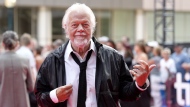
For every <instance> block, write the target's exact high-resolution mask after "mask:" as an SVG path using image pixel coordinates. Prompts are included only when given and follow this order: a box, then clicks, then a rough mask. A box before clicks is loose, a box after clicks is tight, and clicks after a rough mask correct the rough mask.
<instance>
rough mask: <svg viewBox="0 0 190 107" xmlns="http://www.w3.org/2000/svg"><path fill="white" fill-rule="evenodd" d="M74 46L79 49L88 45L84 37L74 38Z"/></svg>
mask: <svg viewBox="0 0 190 107" xmlns="http://www.w3.org/2000/svg"><path fill="white" fill-rule="evenodd" d="M74 44H75V45H76V46H77V47H79V48H84V47H85V46H86V45H87V44H88V39H87V38H85V37H80V36H78V37H75V38H74Z"/></svg>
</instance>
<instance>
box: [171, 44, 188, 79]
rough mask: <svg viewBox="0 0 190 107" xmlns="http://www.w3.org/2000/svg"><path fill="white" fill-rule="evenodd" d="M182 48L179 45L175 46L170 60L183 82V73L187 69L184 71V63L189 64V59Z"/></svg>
mask: <svg viewBox="0 0 190 107" xmlns="http://www.w3.org/2000/svg"><path fill="white" fill-rule="evenodd" d="M182 50H183V47H182V46H181V45H180V44H175V48H174V51H175V52H174V53H173V54H172V58H173V59H174V61H175V65H176V69H177V72H180V73H181V74H182V78H183V81H185V78H184V76H185V73H186V71H187V70H188V69H186V67H185V66H183V64H184V63H189V62H190V60H189V57H188V55H187V54H186V53H184V52H183V51H182Z"/></svg>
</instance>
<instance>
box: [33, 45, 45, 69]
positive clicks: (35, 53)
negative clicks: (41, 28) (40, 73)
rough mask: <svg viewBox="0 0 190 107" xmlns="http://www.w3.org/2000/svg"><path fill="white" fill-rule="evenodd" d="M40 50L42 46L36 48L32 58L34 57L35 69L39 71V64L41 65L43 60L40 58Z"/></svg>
mask: <svg viewBox="0 0 190 107" xmlns="http://www.w3.org/2000/svg"><path fill="white" fill-rule="evenodd" d="M42 49H43V47H42V46H37V47H36V48H35V50H34V52H33V53H34V57H35V61H36V69H37V70H39V69H40V66H41V64H42V63H43V61H44V58H43V57H42V54H41V53H42Z"/></svg>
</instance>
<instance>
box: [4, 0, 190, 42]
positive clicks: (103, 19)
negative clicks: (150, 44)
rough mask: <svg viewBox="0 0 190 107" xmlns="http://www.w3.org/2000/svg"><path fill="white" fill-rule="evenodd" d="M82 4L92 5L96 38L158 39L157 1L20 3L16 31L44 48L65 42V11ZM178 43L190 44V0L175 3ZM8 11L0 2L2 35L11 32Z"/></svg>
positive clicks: (49, 0)
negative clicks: (47, 45)
mask: <svg viewBox="0 0 190 107" xmlns="http://www.w3.org/2000/svg"><path fill="white" fill-rule="evenodd" d="M76 1H77V2H80V3H85V4H87V5H88V6H90V7H91V8H92V9H93V11H94V13H95V15H96V19H97V27H96V32H95V34H94V35H95V36H97V37H98V36H108V37H110V38H112V39H113V40H115V41H118V40H120V39H121V37H122V36H128V37H129V38H130V40H131V42H135V41H136V40H139V39H145V40H147V41H151V40H153V39H154V0H17V2H16V6H15V7H14V12H13V13H14V18H13V20H14V24H13V25H14V26H13V28H14V30H15V31H16V32H18V34H22V33H24V32H27V33H31V34H32V35H33V36H34V37H36V38H37V40H38V41H39V43H40V44H41V45H45V44H47V43H51V42H52V40H55V39H57V38H59V39H60V38H61V39H64V36H63V35H64V30H63V29H62V27H61V21H62V17H63V15H64V12H65V9H67V8H68V6H70V5H71V4H73V3H76ZM175 2H176V3H175V10H176V14H175V35H176V42H190V39H186V38H189V37H190V30H189V28H190V20H189V19H190V6H189V5H190V0H175ZM7 13H8V9H7V8H6V7H5V6H4V0H0V34H2V33H3V32H4V31H5V30H7V29H8V24H7V22H8V14H7Z"/></svg>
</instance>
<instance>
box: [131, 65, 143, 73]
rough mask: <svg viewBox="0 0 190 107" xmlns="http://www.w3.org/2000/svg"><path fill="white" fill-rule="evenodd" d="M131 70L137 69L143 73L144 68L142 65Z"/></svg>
mask: <svg viewBox="0 0 190 107" xmlns="http://www.w3.org/2000/svg"><path fill="white" fill-rule="evenodd" d="M133 68H135V69H139V70H140V71H141V72H143V71H144V68H143V67H142V65H135V66H133Z"/></svg>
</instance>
